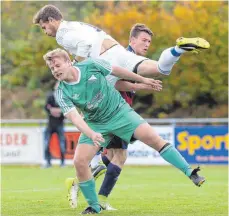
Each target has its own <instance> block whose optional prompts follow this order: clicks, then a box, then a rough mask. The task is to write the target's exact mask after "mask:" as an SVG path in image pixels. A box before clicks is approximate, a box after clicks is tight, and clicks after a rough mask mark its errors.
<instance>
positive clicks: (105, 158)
mask: <svg viewBox="0 0 229 216" xmlns="http://www.w3.org/2000/svg"><path fill="white" fill-rule="evenodd" d="M102 161H103V163H104V164H105V165H106V167H107V166H108V165H109V163H110V161H109V159H108V158H107V157H106V156H105V155H103V156H102Z"/></svg>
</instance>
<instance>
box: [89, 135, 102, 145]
mask: <svg viewBox="0 0 229 216" xmlns="http://www.w3.org/2000/svg"><path fill="white" fill-rule="evenodd" d="M91 139H92V141H93V143H94V144H95V145H96V146H100V145H101V143H103V142H105V139H104V138H103V135H102V134H101V133H96V132H93V133H92V135H91Z"/></svg>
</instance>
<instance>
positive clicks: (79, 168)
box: [74, 143, 101, 214]
mask: <svg viewBox="0 0 229 216" xmlns="http://www.w3.org/2000/svg"><path fill="white" fill-rule="evenodd" d="M98 150H99V147H97V146H94V145H92V144H85V143H80V144H78V146H77V148H76V150H75V155H74V166H75V169H76V176H77V179H78V181H79V183H78V185H79V188H80V190H81V191H82V194H83V195H84V197H85V199H86V200H87V203H88V205H89V207H88V208H87V209H86V210H85V211H84V212H82V214H89V213H90V212H91V213H99V212H100V211H101V207H100V205H99V201H98V196H97V193H96V190H95V180H94V178H93V176H92V173H91V169H90V168H89V166H88V164H89V163H90V161H91V160H92V158H93V157H94V155H95V154H96V153H97V151H98Z"/></svg>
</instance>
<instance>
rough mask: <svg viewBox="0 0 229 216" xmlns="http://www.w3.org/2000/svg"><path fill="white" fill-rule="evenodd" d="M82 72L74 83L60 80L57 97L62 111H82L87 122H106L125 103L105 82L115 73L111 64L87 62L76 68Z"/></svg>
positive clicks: (79, 64) (78, 64)
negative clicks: (108, 76) (76, 109)
mask: <svg viewBox="0 0 229 216" xmlns="http://www.w3.org/2000/svg"><path fill="white" fill-rule="evenodd" d="M73 66H74V67H76V68H77V69H78V71H79V77H78V80H77V81H76V82H74V83H67V82H65V81H61V82H60V84H59V86H58V88H57V90H56V91H55V98H56V100H57V103H58V104H59V106H60V108H61V110H62V112H63V113H64V114H67V113H68V112H69V111H70V110H72V109H75V107H77V108H79V109H80V110H81V111H82V112H83V114H84V118H85V120H86V121H93V122H106V121H107V120H109V119H110V118H112V116H113V115H114V114H116V113H117V112H118V111H119V110H120V108H121V107H122V106H123V105H124V104H125V101H124V100H123V99H122V97H121V95H120V94H119V92H118V91H117V90H116V89H115V88H114V87H113V86H112V85H111V84H110V83H109V82H108V81H107V80H106V77H105V76H107V75H109V74H110V73H111V72H112V67H111V65H110V63H109V62H107V61H105V60H102V59H90V58H89V59H87V60H85V61H83V62H81V63H75V64H74V65H73Z"/></svg>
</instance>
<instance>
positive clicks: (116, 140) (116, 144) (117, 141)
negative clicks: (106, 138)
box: [106, 136, 136, 149]
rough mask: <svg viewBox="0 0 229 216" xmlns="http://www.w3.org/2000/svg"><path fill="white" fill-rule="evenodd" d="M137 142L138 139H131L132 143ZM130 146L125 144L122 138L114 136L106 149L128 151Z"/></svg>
mask: <svg viewBox="0 0 229 216" xmlns="http://www.w3.org/2000/svg"><path fill="white" fill-rule="evenodd" d="M134 141H136V139H135V138H134V137H132V138H131V140H130V142H134ZM128 144H129V143H127V142H125V141H124V140H122V139H121V138H120V137H118V136H114V137H113V138H112V139H111V141H110V142H109V144H108V146H107V147H106V149H111V148H114V149H127V148H128Z"/></svg>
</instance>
